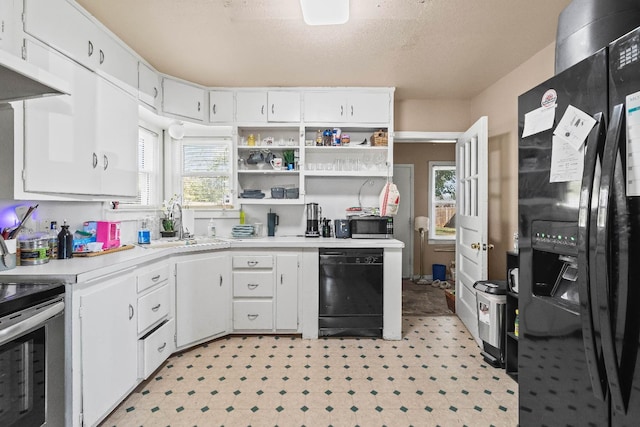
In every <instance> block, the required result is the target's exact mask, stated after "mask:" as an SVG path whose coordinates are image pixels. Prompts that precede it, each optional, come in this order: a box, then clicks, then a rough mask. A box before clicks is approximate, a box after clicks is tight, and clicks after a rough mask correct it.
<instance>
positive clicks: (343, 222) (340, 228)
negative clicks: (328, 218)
mask: <svg viewBox="0 0 640 427" xmlns="http://www.w3.org/2000/svg"><path fill="white" fill-rule="evenodd" d="M333 225H334V228H335V231H334V236H335V237H336V239H348V238H350V237H351V231H350V230H351V229H350V228H349V220H348V219H336V220H334V221H333Z"/></svg>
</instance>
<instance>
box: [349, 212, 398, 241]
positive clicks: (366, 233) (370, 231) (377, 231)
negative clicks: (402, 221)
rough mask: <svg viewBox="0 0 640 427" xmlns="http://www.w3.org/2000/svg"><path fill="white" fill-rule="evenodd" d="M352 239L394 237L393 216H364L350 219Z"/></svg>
mask: <svg viewBox="0 0 640 427" xmlns="http://www.w3.org/2000/svg"><path fill="white" fill-rule="evenodd" d="M349 228H350V230H351V238H352V239H392V238H393V218H392V217H390V216H363V217H358V218H351V219H350V220H349Z"/></svg>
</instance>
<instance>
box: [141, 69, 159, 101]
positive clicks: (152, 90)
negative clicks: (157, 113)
mask: <svg viewBox="0 0 640 427" xmlns="http://www.w3.org/2000/svg"><path fill="white" fill-rule="evenodd" d="M159 88H160V77H159V76H158V73H156V72H155V71H154V70H152V69H151V68H149V67H148V66H147V65H146V64H145V63H143V62H138V99H139V100H140V101H142V102H144V103H145V104H147V105H148V106H149V107H151V108H153V109H154V110H156V109H157V108H158V103H159V100H160V89H159Z"/></svg>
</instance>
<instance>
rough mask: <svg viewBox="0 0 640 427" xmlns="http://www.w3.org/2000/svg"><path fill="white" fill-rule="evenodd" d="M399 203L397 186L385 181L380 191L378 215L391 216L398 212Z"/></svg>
mask: <svg viewBox="0 0 640 427" xmlns="http://www.w3.org/2000/svg"><path fill="white" fill-rule="evenodd" d="M399 204H400V192H399V191H398V187H397V186H396V185H395V184H394V183H392V182H387V183H386V184H385V185H384V187H383V188H382V192H381V193H380V216H393V215H395V214H397V213H398V205H399Z"/></svg>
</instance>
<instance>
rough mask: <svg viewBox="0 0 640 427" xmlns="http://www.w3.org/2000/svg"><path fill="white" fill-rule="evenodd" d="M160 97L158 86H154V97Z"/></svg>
mask: <svg viewBox="0 0 640 427" xmlns="http://www.w3.org/2000/svg"><path fill="white" fill-rule="evenodd" d="M157 97H158V88H157V87H154V88H153V99H156V98H157Z"/></svg>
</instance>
